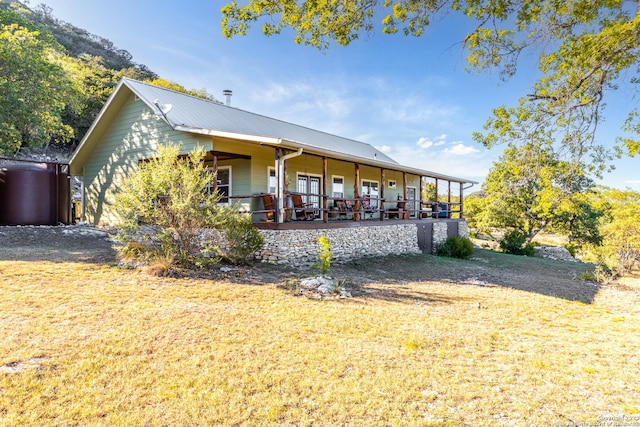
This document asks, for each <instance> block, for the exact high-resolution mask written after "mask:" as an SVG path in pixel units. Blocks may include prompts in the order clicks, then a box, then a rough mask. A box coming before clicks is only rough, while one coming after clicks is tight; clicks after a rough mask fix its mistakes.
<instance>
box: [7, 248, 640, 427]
mask: <svg viewBox="0 0 640 427" xmlns="http://www.w3.org/2000/svg"><path fill="white" fill-rule="evenodd" d="M518 258H519V259H520V260H523V258H522V257H518ZM420 259H421V258H419V257H417V258H415V261H416V262H417V261H419V260H420ZM499 259H500V260H504V261H503V264H502V267H505V266H509V267H510V269H512V268H513V265H512V264H513V263H517V262H518V260H516V258H515V257H512V258H499ZM434 260H435V261H434ZM425 262H428V263H429V266H430V268H433V266H434V265H437V264H438V263H439V262H440V259H435V257H434V258H430V257H429V258H427V259H426V261H425ZM456 262H459V263H466V264H455V265H464V266H468V265H470V264H469V261H456ZM523 262H526V259H524V261H523ZM445 265H449V264H445ZM451 265H452V266H453V265H454V264H451ZM544 265H545V266H546V265H552V264H544ZM332 269H333V273H334V274H336V275H339V267H335V268H334V267H332ZM544 280H545V278H544V277H542V278H540V281H541V282H542V283H544ZM362 290H363V293H362V295H361V296H359V297H356V298H350V299H342V300H330V301H316V300H311V299H307V298H304V297H300V296H296V295H295V294H294V293H293V292H290V291H287V290H285V289H284V287H283V286H281V284H279V283H270V284H265V285H262V286H256V285H243V284H237V283H228V282H219V281H213V280H207V279H172V278H158V277H153V276H149V275H145V274H143V273H141V272H138V271H132V270H122V269H118V268H115V267H110V266H105V265H95V264H71V263H47V262H39V263H35V264H34V263H29V262H19V261H0V292H1V294H2V299H1V300H0V325H1V327H0V425H2V426H41V425H97V426H113V425H149V426H164V425H171V426H179V425H273V426H279V425H291V426H294V425H295V426H311V425H318V426H326V425H351V426H374V425H375V426H377V425H390V426H394V425H397V426H407V425H409V426H413V425H421V426H422V425H425V426H446V425H451V426H459V425H469V426H495V425H514V426H531V425H534V426H550V425H560V424H556V423H564V424H563V425H566V423H570V422H575V423H579V422H583V423H586V422H595V421H597V420H598V417H605V416H622V415H625V416H627V417H631V418H633V417H636V418H635V420H636V421H638V422H640V385H639V384H640V383H639V382H638V378H640V304H639V302H640V296H639V294H638V291H637V289H632V288H630V287H628V286H627V287H619V286H608V287H603V288H601V289H600V290H599V291H598V293H597V295H596V296H595V298H594V299H593V302H592V303H590V304H585V303H582V302H579V301H571V300H568V299H565V298H558V297H554V296H552V295H546V294H544V293H539V292H531V291H525V290H521V289H515V288H513V287H503V286H497V285H495V284H491V283H489V284H487V286H473V285H462V284H455V283H447V282H440V281H433V282H430V281H409V282H406V283H396V284H389V283H370V284H367V285H365V286H364V287H363V289H362ZM385 295H386V296H388V295H395V296H402V298H400V297H396V298H388V297H382V296H385Z"/></svg>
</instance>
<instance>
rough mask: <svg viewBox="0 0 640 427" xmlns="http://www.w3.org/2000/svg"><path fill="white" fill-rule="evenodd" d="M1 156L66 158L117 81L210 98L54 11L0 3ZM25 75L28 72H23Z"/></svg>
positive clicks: (39, 7) (9, 2)
mask: <svg viewBox="0 0 640 427" xmlns="http://www.w3.org/2000/svg"><path fill="white" fill-rule="evenodd" d="M0 30H1V31H0V94H1V95H2V96H0V118H1V120H0V157H3V156H8V157H13V156H16V155H17V156H21V157H24V156H25V155H27V156H29V153H30V152H32V151H34V150H35V151H38V150H41V149H42V148H44V149H45V151H47V153H50V152H51V151H52V150H53V151H57V152H63V153H70V152H71V151H72V150H73V149H74V148H75V147H76V146H77V144H78V143H79V142H80V141H81V140H82V137H83V136H84V134H85V133H86V131H87V130H88V129H89V127H90V126H91V123H92V122H93V120H94V119H95V117H96V116H97V114H98V113H99V111H100V109H101V108H102V106H103V105H104V103H105V101H106V100H107V98H108V97H109V96H110V95H111V93H112V92H113V89H114V88H115V87H116V85H117V84H118V82H119V81H120V80H121V79H122V78H123V77H129V78H133V79H137V80H142V81H151V82H153V83H154V84H157V85H161V86H166V87H170V88H171V89H174V90H179V91H183V92H185V93H188V94H190V95H192V96H199V97H202V98H206V99H210V100H215V99H214V98H213V97H212V96H211V95H209V94H208V93H206V91H205V90H204V89H199V90H197V89H192V90H187V89H186V88H184V87H183V86H181V85H180V84H178V83H175V82H169V81H166V80H163V79H161V78H159V76H158V75H157V74H156V73H154V72H153V71H151V70H150V69H149V68H148V67H147V66H146V65H143V64H137V63H136V62H135V61H134V60H133V57H132V55H131V54H130V53H129V52H128V51H126V50H124V49H121V48H119V47H117V46H115V45H114V44H113V42H111V41H110V40H109V39H108V38H105V37H103V36H98V35H95V34H91V33H90V32H88V31H87V30H84V29H82V28H79V27H77V26H75V25H73V24H70V23H67V22H64V21H61V20H58V19H57V18H56V17H55V16H54V15H53V11H52V10H51V9H50V8H48V7H46V6H44V5H39V6H37V7H35V8H33V9H31V8H29V7H28V6H27V5H25V4H23V3H20V2H16V1H9V0H0ZM26 70H28V72H26Z"/></svg>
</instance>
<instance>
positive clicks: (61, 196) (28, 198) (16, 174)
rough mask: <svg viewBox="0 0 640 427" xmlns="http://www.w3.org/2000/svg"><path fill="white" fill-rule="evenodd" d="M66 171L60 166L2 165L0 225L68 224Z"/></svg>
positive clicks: (12, 162)
mask: <svg viewBox="0 0 640 427" xmlns="http://www.w3.org/2000/svg"><path fill="white" fill-rule="evenodd" d="M67 168H68V167H67V166H66V165H61V164H57V163H35V162H22V161H5V162H4V163H2V164H0V225H57V224H58V223H63V224H69V200H70V186H69V174H68V173H67V172H65V169H67Z"/></svg>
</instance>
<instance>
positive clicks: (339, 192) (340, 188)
mask: <svg viewBox="0 0 640 427" xmlns="http://www.w3.org/2000/svg"><path fill="white" fill-rule="evenodd" d="M332 192H333V197H344V177H342V176H336V175H334V176H333V186H332Z"/></svg>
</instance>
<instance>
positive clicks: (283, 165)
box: [276, 148, 302, 223]
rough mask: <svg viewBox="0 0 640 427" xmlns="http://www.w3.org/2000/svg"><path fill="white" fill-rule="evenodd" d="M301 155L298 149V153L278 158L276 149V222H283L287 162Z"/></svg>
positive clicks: (300, 150) (300, 149) (278, 153)
mask: <svg viewBox="0 0 640 427" xmlns="http://www.w3.org/2000/svg"><path fill="white" fill-rule="evenodd" d="M301 154H302V148H298V151H296V152H293V153H289V154H285V155H283V156H280V152H279V151H278V149H277V148H276V178H277V180H278V187H277V188H276V205H277V207H278V209H277V210H278V212H276V213H277V217H276V218H277V222H278V223H282V222H284V199H285V192H286V190H287V183H286V182H285V179H284V178H285V176H286V174H287V160H289V159H291V158H292V157H297V156H299V155H301Z"/></svg>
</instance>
